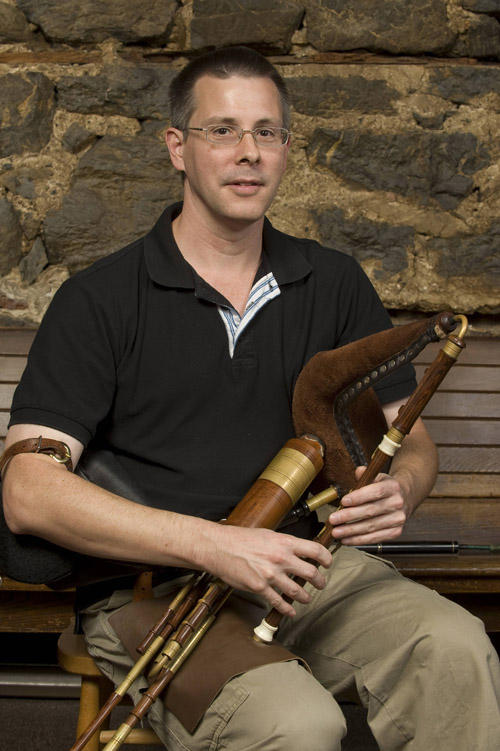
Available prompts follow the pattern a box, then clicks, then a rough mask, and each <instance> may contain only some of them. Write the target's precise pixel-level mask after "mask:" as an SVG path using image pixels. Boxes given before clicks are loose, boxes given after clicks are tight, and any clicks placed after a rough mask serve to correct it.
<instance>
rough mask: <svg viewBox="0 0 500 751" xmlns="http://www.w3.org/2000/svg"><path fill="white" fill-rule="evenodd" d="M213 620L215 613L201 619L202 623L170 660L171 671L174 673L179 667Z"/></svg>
mask: <svg viewBox="0 0 500 751" xmlns="http://www.w3.org/2000/svg"><path fill="white" fill-rule="evenodd" d="M214 620H215V613H212V615H209V616H207V618H206V619H205V620H204V621H203V623H202V624H201V625H200V626H199V627H198V628H197V629H196V631H195V632H194V634H191V636H190V637H189V639H188V640H187V641H186V643H185V645H184V648H183V650H182V652H180V653H179V654H178V655H177V657H176V658H175V659H174V660H172V663H171V664H170V665H169V670H170V672H171V673H176V672H177V671H178V670H179V668H180V667H181V665H182V663H183V662H184V660H185V659H186V658H187V657H189V655H190V654H191V652H192V651H193V649H194V648H195V647H196V646H197V644H198V642H199V641H200V639H201V638H202V637H203V636H204V635H205V634H206V632H207V631H208V629H209V628H210V626H211V625H212V623H213V622H214Z"/></svg>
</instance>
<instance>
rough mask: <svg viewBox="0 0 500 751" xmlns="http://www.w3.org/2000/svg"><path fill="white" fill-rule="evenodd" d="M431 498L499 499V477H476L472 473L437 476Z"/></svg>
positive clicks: (486, 475) (476, 475)
mask: <svg viewBox="0 0 500 751" xmlns="http://www.w3.org/2000/svg"><path fill="white" fill-rule="evenodd" d="M430 497H431V498H500V477H499V476H498V475H493V474H491V475H489V474H485V475H478V474H475V473H473V472H471V473H463V474H447V473H445V472H443V473H441V474H439V475H438V477H437V480H436V484H435V486H434V489H433V490H432V492H431V494H430Z"/></svg>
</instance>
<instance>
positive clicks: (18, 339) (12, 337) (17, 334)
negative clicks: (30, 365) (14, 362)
mask: <svg viewBox="0 0 500 751" xmlns="http://www.w3.org/2000/svg"><path fill="white" fill-rule="evenodd" d="M35 334H36V331H33V330H29V329H0V355H27V354H28V352H29V349H30V347H31V344H32V342H33V339H34V338H35Z"/></svg>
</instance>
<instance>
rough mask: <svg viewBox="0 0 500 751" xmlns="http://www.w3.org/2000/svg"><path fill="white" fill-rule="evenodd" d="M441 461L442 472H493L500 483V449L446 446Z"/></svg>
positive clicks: (441, 449)
mask: <svg viewBox="0 0 500 751" xmlns="http://www.w3.org/2000/svg"><path fill="white" fill-rule="evenodd" d="M439 461H440V471H441V472H481V473H482V472H492V473H495V474H498V478H499V483H500V474H499V473H500V448H477V447H460V446H457V447H453V446H450V447H448V446H444V447H441V448H440V449H439ZM499 495H500V492H499Z"/></svg>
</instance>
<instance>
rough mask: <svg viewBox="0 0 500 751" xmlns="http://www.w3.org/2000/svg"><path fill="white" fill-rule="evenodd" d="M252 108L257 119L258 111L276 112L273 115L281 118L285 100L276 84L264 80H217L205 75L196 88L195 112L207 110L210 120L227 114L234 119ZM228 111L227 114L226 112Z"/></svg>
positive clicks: (233, 78) (246, 77)
mask: <svg viewBox="0 0 500 751" xmlns="http://www.w3.org/2000/svg"><path fill="white" fill-rule="evenodd" d="M247 108H252V109H253V110H254V111H255V115H256V117H257V118H259V117H260V115H259V112H258V111H257V110H258V109H259V110H260V109H261V108H262V109H266V110H269V111H270V110H272V111H273V112H269V114H275V115H277V116H278V117H281V100H280V96H279V92H278V89H277V87H276V85H275V84H274V82H273V81H272V80H271V79H270V78H267V77H264V76H237V75H234V76H228V77H226V78H219V77H217V76H211V75H205V76H202V77H201V78H199V79H198V80H197V81H196V83H195V85H194V87H193V112H195V111H196V110H198V109H201V110H203V114H204V115H207V116H210V114H211V112H213V113H214V115H217V114H218V115H222V114H226V115H227V117H228V118H229V117H231V116H232V117H234V115H235V113H236V112H237V111H238V110H240V109H241V110H244V109H247ZM224 111H225V112H224Z"/></svg>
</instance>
